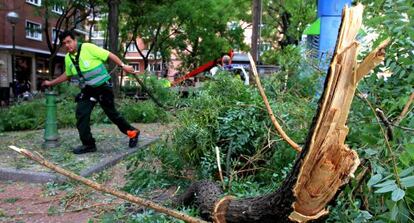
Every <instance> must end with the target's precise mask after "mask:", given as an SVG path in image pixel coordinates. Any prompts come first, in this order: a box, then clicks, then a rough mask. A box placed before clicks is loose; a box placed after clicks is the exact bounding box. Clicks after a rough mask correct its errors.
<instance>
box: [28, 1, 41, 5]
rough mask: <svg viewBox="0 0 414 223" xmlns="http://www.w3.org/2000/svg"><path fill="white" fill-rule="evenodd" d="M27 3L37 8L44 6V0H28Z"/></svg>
mask: <svg viewBox="0 0 414 223" xmlns="http://www.w3.org/2000/svg"><path fill="white" fill-rule="evenodd" d="M26 2H27V3H30V4H32V5H36V6H41V5H42V0H26Z"/></svg>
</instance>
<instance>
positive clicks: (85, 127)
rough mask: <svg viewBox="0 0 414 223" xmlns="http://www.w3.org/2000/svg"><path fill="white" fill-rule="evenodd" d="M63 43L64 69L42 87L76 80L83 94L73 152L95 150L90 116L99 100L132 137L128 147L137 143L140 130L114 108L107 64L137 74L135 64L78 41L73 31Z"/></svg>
mask: <svg viewBox="0 0 414 223" xmlns="http://www.w3.org/2000/svg"><path fill="white" fill-rule="evenodd" d="M59 39H60V42H61V43H62V46H63V47H64V48H65V49H66V51H67V54H66V55H65V72H64V73H63V74H61V75H60V76H59V77H57V78H55V79H53V80H51V81H48V80H46V81H44V82H43V83H42V85H43V86H46V87H49V86H53V85H56V84H59V83H62V82H65V81H68V80H70V79H76V80H77V82H78V83H79V86H80V88H81V93H79V94H78V95H77V96H76V99H75V101H76V102H77V106H76V120H77V122H76V127H77V129H78V132H79V137H80V140H81V141H82V145H81V146H79V147H77V148H75V149H74V150H73V153H75V154H82V153H88V152H95V151H96V150H97V149H96V144H95V139H94V138H93V136H92V133H91V128H90V116H91V113H92V110H93V108H94V106H95V105H96V104H97V103H99V104H100V106H101V107H102V109H103V111H104V112H105V114H106V115H107V116H108V118H109V119H110V120H111V121H112V122H113V123H114V124H116V125H117V126H118V128H119V130H120V131H121V132H122V133H124V134H125V135H127V136H128V137H129V147H130V148H133V147H135V146H136V145H137V143H138V137H139V134H140V131H139V130H138V129H136V128H134V127H133V126H131V125H130V124H129V123H128V122H127V121H126V120H125V119H124V118H123V117H122V116H121V114H119V112H118V111H117V110H116V108H115V103H114V94H113V90H112V83H111V81H110V78H111V76H110V75H109V74H108V71H107V70H106V68H105V66H104V63H105V62H106V61H107V60H108V58H109V59H110V60H112V61H113V62H114V63H115V64H117V65H118V66H120V67H122V70H123V71H125V72H127V73H134V69H133V67H132V66H128V65H126V64H124V63H123V62H122V61H121V60H120V59H119V57H117V56H116V55H115V54H113V53H111V52H109V51H107V50H105V49H102V48H100V47H98V46H96V45H94V44H91V43H82V44H80V43H78V41H77V39H76V38H75V35H74V34H73V33H72V32H71V31H64V32H62V33H61V34H60V35H59Z"/></svg>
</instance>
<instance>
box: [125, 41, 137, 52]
mask: <svg viewBox="0 0 414 223" xmlns="http://www.w3.org/2000/svg"><path fill="white" fill-rule="evenodd" d="M127 52H138V50H137V46H135V43H134V42H131V44H129V46H128V49H127Z"/></svg>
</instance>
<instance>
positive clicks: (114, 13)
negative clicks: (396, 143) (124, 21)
mask: <svg viewBox="0 0 414 223" xmlns="http://www.w3.org/2000/svg"><path fill="white" fill-rule="evenodd" d="M119 3H120V0H109V1H108V8H109V14H108V50H109V51H111V52H112V53H113V54H115V55H118V33H119V27H118V17H119ZM121 59H122V58H121ZM115 66H116V64H115V63H114V62H112V61H109V71H112V70H113V69H114V67H115ZM111 79H112V84H113V90H114V95H115V96H119V81H118V73H117V72H112V73H111Z"/></svg>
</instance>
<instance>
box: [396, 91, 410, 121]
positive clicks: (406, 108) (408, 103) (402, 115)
mask: <svg viewBox="0 0 414 223" xmlns="http://www.w3.org/2000/svg"><path fill="white" fill-rule="evenodd" d="M413 101H414V92H412V93H411V95H410V98H409V99H408V101H407V103H405V106H404V108H403V110H402V112H401V114H400V115H399V116H398V118H397V119H396V120H395V122H394V123H393V124H395V125H398V124H399V123H400V122H401V120H403V119H404V117H405V116H406V115H407V113H408V111H409V110H410V106H411V104H412V103H413Z"/></svg>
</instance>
